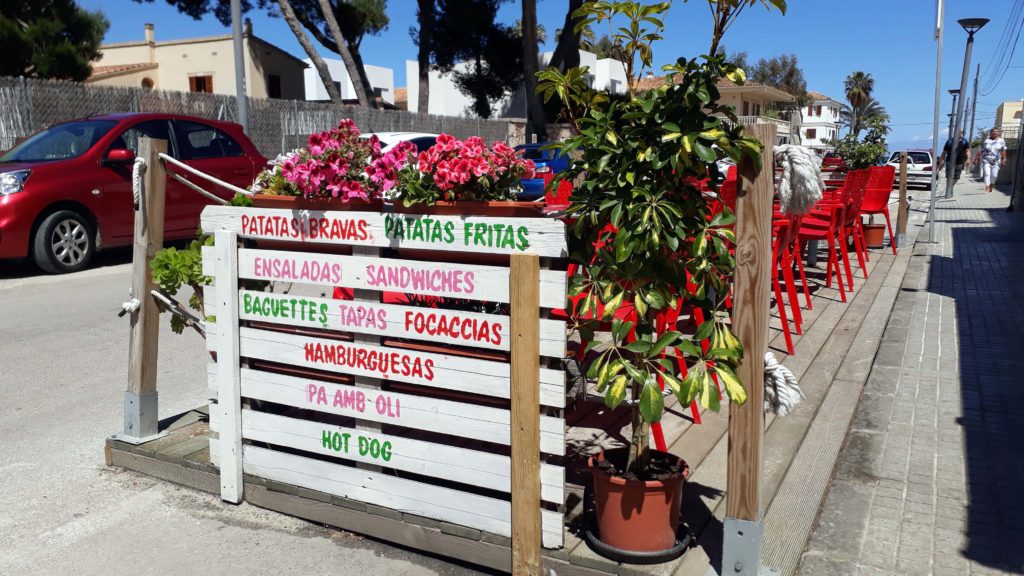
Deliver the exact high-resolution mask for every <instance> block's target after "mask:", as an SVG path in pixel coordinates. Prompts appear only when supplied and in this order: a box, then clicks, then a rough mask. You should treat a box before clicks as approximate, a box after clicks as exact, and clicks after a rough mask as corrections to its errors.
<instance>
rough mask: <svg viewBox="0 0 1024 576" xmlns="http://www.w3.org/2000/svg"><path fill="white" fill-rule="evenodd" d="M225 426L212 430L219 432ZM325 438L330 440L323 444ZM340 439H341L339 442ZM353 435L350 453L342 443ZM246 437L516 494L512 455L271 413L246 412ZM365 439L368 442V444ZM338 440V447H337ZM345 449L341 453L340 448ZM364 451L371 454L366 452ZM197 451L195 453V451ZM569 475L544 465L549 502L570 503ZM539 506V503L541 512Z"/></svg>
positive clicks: (542, 480) (544, 488)
mask: <svg viewBox="0 0 1024 576" xmlns="http://www.w3.org/2000/svg"><path fill="white" fill-rule="evenodd" d="M219 425H220V423H219V422H217V423H216V424H213V425H211V429H213V427H214V426H217V427H219ZM324 433H326V434H327V435H328V436H327V441H326V445H325V442H324V436H323V435H324ZM335 434H337V435H338V436H337V437H335ZM346 434H347V435H348V441H347V450H346V445H345V443H344V441H343V440H342V438H343V437H344V435H346ZM242 437H243V438H245V439H247V440H255V441H258V442H266V443H268V444H274V445H277V446H286V447H288V448H295V449H296V450H304V451H307V452H313V453H316V454H322V455H324V456H333V457H337V458H344V459H347V460H352V461H354V462H365V463H369V464H377V465H380V466H386V467H388V468H394V469H395V470H403V471H405V472H412V473H414V474H420V475H423V476H432V477H434V478H441V479H444V480H452V481H454V482H461V483H464V484H471V485H473V486H479V487H481V488H488V489H491V490H499V491H502V492H509V491H511V480H510V479H511V471H510V460H509V458H508V457H507V456H502V455H500V454H492V453H489V452H480V451H478V450H470V449H467V448H459V447H456V446H448V445H445V444H438V443H436V442H424V441H422V440H414V439H412V438H405V437H402V436H395V435H392V434H378V433H372V432H367V431H362V430H356V429H353V428H346V427H343V426H332V425H329V424H322V423H319V422H313V421H310V420H302V419H298V418H289V417H287V416H278V415H276V414H270V413H267V412H257V411H254V410H242ZM360 438H364V439H365V440H366V444H363V443H362V442H363V441H362V440H360ZM335 440H336V441H337V442H335ZM385 442H386V443H387V446H388V448H387V451H388V452H389V455H388V457H387V459H385V458H384V456H383V454H382V455H380V456H378V457H374V456H373V455H372V452H371V451H369V449H370V447H371V444H372V445H376V446H380V447H383V446H384V444H385ZM338 447H340V448H341V449H340V450H338V449H337V448H338ZM364 447H365V448H366V449H367V450H364ZM192 451H193V452H194V450H192ZM564 482H565V471H564V470H563V469H562V467H560V466H553V465H550V464H545V465H544V467H543V469H542V470H541V472H540V484H541V486H542V488H541V492H542V497H543V498H544V500H546V501H548V502H553V503H555V504H562V503H563V502H564V501H565V491H564V490H565V486H564ZM539 507H540V504H539V503H538V509H539Z"/></svg>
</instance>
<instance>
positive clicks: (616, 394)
mask: <svg viewBox="0 0 1024 576" xmlns="http://www.w3.org/2000/svg"><path fill="white" fill-rule="evenodd" d="M628 382H629V380H628V379H627V378H626V377H625V376H619V377H618V378H616V379H615V380H614V381H613V382H612V384H611V386H610V387H609V388H608V391H607V392H605V394H604V403H605V405H606V406H608V407H609V408H618V407H619V404H622V401H623V400H625V399H626V384H627V383H628Z"/></svg>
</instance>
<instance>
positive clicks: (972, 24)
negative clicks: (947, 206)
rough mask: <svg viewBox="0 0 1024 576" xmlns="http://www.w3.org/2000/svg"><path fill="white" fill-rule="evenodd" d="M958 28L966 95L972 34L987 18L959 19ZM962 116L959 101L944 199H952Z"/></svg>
mask: <svg viewBox="0 0 1024 576" xmlns="http://www.w3.org/2000/svg"><path fill="white" fill-rule="evenodd" d="M957 22H959V23H960V26H962V27H963V29H964V31H966V32H967V50H966V51H965V53H964V71H963V74H962V75H961V78H960V93H961V94H966V93H967V76H968V74H969V72H970V67H971V49H973V48H974V33H975V32H977V31H978V30H981V28H982V27H983V26H985V24H988V18H961V19H960V20H957ZM963 115H964V101H963V99H960V103H959V105H958V106H957V108H956V117H955V118H953V131H952V132H951V133H950V135H949V137H950V146H949V156H948V157H947V158H946V162H947V163H948V164H949V167H948V168H947V170H946V198H952V197H953V174H954V172H953V170H954V168H953V162H955V161H956V154H957V149H958V148H959V147H960V138H961V132H962V131H963V122H961V120H960V119H961V117H962V116H963Z"/></svg>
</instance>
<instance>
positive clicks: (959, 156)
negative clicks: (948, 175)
mask: <svg viewBox="0 0 1024 576" xmlns="http://www.w3.org/2000/svg"><path fill="white" fill-rule="evenodd" d="M952 148H953V139H952V138H950V139H949V140H946V145H945V146H943V147H942V155H941V156H939V162H938V168H939V170H940V171H941V170H942V167H943V166H945V164H946V162H948V161H949V158H950V156H952V154H951V152H950V150H951V149H952ZM955 161H956V164H955V165H954V166H953V184H956V183H957V181H958V180H960V174H961V173H962V172H963V171H964V164H970V162H971V149H970V147H968V146H967V139H966V138H964V137H963V136H961V137H960V144H959V145H958V146H957V147H956V156H955ZM941 173H943V172H940V174H941Z"/></svg>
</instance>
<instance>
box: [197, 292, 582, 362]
mask: <svg viewBox="0 0 1024 576" xmlns="http://www.w3.org/2000/svg"><path fill="white" fill-rule="evenodd" d="M238 303H239V310H240V313H239V314H240V318H241V319H242V320H260V321H264V322H271V323H274V324H282V325H285V326H301V327H305V328H320V329H326V330H338V331H342V332H358V333H361V334H373V335H378V336H392V337H398V338H409V339H414V340H426V341H430V342H434V343H442V344H455V345H459V346H472V347H476V348H487V349H490V350H501V351H508V350H509V340H510V338H509V317H508V316H505V315H501V314H481V313H476V312H463V311H461V310H444V309H440V308H424V307H421V306H402V305H397V304H380V303H364V302H353V301H351V300H336V299H332V298H315V297H312V296H293V295H290V294H275V293H271V292H256V291H252V290H240V291H239V294H238ZM207 314H209V315H214V314H215V310H214V311H212V312H211V311H209V310H208V311H207ZM540 334H541V336H540V337H541V340H540V344H541V346H540V353H541V355H544V356H552V357H555V358H564V357H565V343H566V326H565V322H562V321H559V320H549V319H541V320H540Z"/></svg>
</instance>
